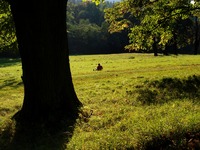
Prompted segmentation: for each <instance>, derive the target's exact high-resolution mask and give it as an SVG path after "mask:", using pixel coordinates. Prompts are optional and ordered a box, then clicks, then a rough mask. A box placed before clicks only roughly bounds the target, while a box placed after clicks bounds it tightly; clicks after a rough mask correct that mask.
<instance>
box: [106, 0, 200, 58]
mask: <svg viewBox="0 0 200 150" xmlns="http://www.w3.org/2000/svg"><path fill="white" fill-rule="evenodd" d="M196 6H197V4H196ZM194 10H198V7H195V8H194V7H193V6H192V4H191V3H190V1H188V0H183V1H182V0H181V1H180V0H174V1H168V0H167V1H166V0H149V1H140V0H139V1H134V0H127V1H122V2H121V3H118V4H116V5H115V6H114V7H113V8H109V9H107V10H106V15H105V16H106V20H107V21H108V22H109V24H110V28H109V30H110V32H120V31H122V30H128V31H129V41H130V44H129V45H127V46H126V49H128V50H135V51H138V50H145V51H148V50H151V49H155V47H157V48H159V49H162V50H165V48H166V47H167V46H173V47H174V52H175V53H177V49H178V48H180V47H183V46H185V45H188V44H190V43H192V39H191V31H192V26H193V25H192V22H191V21H189V20H190V19H191V13H193V11H194ZM134 18H135V19H134ZM183 25H184V26H185V27H184V28H183V27H182V26H183ZM183 29H184V31H185V32H181V31H182V30H183ZM179 37H181V38H182V37H184V38H183V39H187V40H184V41H183V40H181V38H179ZM155 39H156V40H157V41H156V44H155ZM153 47H154V48H153ZM155 55H157V54H155Z"/></svg>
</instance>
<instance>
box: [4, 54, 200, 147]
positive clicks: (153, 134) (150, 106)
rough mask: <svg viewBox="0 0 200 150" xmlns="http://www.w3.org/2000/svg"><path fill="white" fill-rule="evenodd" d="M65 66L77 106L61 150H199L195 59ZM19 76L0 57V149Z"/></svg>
mask: <svg viewBox="0 0 200 150" xmlns="http://www.w3.org/2000/svg"><path fill="white" fill-rule="evenodd" d="M98 63H101V64H102V66H103V70H102V71H95V70H94V69H95V68H96V66H97V64H98ZM70 65H71V73H72V77H73V83H74V86H75V90H76V93H77V95H78V97H79V99H80V101H81V102H82V103H83V108H82V113H80V116H79V118H78V119H77V123H76V125H75V127H74V131H73V135H72V136H71V138H70V139H69V141H68V142H66V143H64V145H65V146H66V149H69V150H75V149H76V150H102V149H152V148H153V149H161V148H162V149H189V148H190V149H192V148H193V149H195V148H199V147H200V143H199V138H200V137H199V136H200V135H199V134H200V103H199V102H200V55H178V56H174V55H170V56H162V55H161V56H158V57H154V56H153V55H152V54H134V53H126V54H110V55H81V56H70ZM21 73H22V71H21V63H20V59H0V145H1V144H2V143H3V142H1V141H3V140H5V139H4V138H5V136H2V134H1V133H3V132H4V130H5V128H6V126H7V125H8V124H9V123H11V122H12V120H11V119H10V118H11V117H12V116H13V115H14V114H15V113H16V112H17V111H18V110H19V109H20V108H21V105H22V100H23V84H22V81H21ZM12 132H13V134H14V131H12ZM13 134H11V135H13ZM9 135H10V134H9ZM7 138H8V137H7ZM9 138H10V140H12V137H9ZM40 147H42V146H41V145H40V146H38V149H44V146H43V147H42V148H40ZM0 149H1V148H0Z"/></svg>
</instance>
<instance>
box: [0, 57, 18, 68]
mask: <svg viewBox="0 0 200 150" xmlns="http://www.w3.org/2000/svg"><path fill="white" fill-rule="evenodd" d="M19 63H21V59H20V58H17V59H8V58H0V67H9V66H13V65H16V64H19Z"/></svg>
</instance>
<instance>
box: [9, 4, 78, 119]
mask: <svg viewBox="0 0 200 150" xmlns="http://www.w3.org/2000/svg"><path fill="white" fill-rule="evenodd" d="M66 2H67V1H66V0H12V1H11V2H10V4H11V11H12V14H13V18H14V22H15V27H16V35H17V40H18V46H19V51H20V55H21V60H22V70H23V77H22V79H23V83H24V102H23V107H22V109H21V111H20V113H19V114H20V118H23V120H46V121H48V120H55V119H59V118H61V117H64V116H68V117H69V116H73V115H75V113H76V112H77V110H78V107H79V106H81V103H80V101H79V100H78V98H77V96H76V93H75V90H74V87H73V83H72V77H71V72H70V64H69V52H68V47H67V36H66Z"/></svg>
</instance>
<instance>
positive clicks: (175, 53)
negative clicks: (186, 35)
mask: <svg viewBox="0 0 200 150" xmlns="http://www.w3.org/2000/svg"><path fill="white" fill-rule="evenodd" d="M173 51H174V55H178V47H177V34H176V33H174V34H173Z"/></svg>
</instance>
